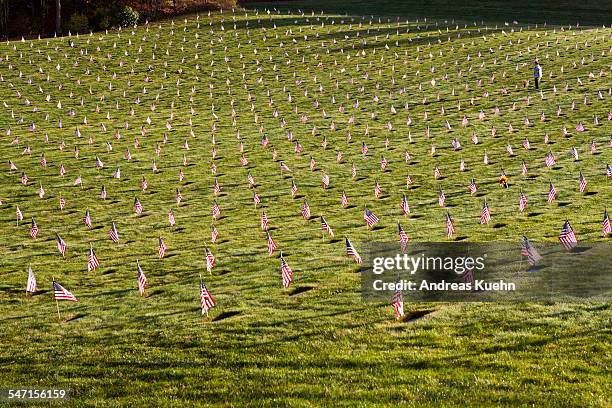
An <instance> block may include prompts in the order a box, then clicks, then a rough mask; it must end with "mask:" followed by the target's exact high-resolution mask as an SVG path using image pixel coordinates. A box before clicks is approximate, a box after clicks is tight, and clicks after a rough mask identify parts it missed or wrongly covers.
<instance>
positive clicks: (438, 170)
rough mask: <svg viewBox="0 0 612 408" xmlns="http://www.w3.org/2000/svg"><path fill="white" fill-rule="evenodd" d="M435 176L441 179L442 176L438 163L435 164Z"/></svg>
mask: <svg viewBox="0 0 612 408" xmlns="http://www.w3.org/2000/svg"><path fill="white" fill-rule="evenodd" d="M434 178H435V179H439V178H440V169H439V168H438V165H437V164H436V165H435V166H434Z"/></svg>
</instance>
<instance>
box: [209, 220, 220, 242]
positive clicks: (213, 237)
mask: <svg viewBox="0 0 612 408" xmlns="http://www.w3.org/2000/svg"><path fill="white" fill-rule="evenodd" d="M211 229H212V231H211V235H210V242H212V243H213V244H214V243H215V242H217V239H218V238H219V231H217V227H215V224H212V225H211Z"/></svg>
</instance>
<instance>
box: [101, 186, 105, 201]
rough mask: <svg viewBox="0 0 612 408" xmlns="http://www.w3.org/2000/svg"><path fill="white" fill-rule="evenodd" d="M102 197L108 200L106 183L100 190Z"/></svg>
mask: <svg viewBox="0 0 612 408" xmlns="http://www.w3.org/2000/svg"><path fill="white" fill-rule="evenodd" d="M100 199H102V200H106V187H105V186H104V185H103V186H102V189H101V190H100Z"/></svg>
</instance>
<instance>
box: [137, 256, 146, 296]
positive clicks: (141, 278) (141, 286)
mask: <svg viewBox="0 0 612 408" xmlns="http://www.w3.org/2000/svg"><path fill="white" fill-rule="evenodd" d="M136 267H137V271H138V272H137V278H138V292H140V296H144V293H145V290H146V288H147V283H148V280H147V277H146V276H145V274H144V272H143V271H142V268H141V267H140V263H139V262H138V261H136Z"/></svg>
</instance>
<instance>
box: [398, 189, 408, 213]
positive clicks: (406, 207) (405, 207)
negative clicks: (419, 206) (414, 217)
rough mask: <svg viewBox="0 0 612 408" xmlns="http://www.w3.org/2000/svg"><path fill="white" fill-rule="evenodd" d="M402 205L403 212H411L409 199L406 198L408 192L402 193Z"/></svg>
mask: <svg viewBox="0 0 612 408" xmlns="http://www.w3.org/2000/svg"><path fill="white" fill-rule="evenodd" d="M400 207H401V208H402V212H403V213H404V215H408V214H410V206H409V205H408V199H406V194H403V195H402V203H401V204H400Z"/></svg>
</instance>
